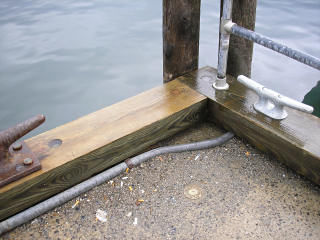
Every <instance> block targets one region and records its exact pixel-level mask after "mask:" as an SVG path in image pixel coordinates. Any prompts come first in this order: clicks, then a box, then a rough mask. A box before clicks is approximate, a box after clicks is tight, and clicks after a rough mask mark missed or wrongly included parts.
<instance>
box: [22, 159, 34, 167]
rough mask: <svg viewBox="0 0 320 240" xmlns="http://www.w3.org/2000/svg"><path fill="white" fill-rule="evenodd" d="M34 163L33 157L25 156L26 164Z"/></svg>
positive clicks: (24, 161) (24, 162)
mask: <svg viewBox="0 0 320 240" xmlns="http://www.w3.org/2000/svg"><path fill="white" fill-rule="evenodd" d="M32 163H33V160H32V158H25V159H24V160H23V164H24V165H31V164H32Z"/></svg>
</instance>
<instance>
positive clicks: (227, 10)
mask: <svg viewBox="0 0 320 240" xmlns="http://www.w3.org/2000/svg"><path fill="white" fill-rule="evenodd" d="M232 3H233V0H224V1H223V9H222V17H221V21H220V34H221V35H220V43H219V53H218V75H217V80H216V82H215V83H214V84H213V87H214V88H216V89H218V90H226V89H228V88H229V85H228V84H227V82H226V70H227V60H228V50H229V39H230V33H229V32H227V31H225V30H224V25H225V23H226V22H228V21H229V22H230V21H231V12H232Z"/></svg>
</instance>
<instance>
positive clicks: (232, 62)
mask: <svg viewBox="0 0 320 240" xmlns="http://www.w3.org/2000/svg"><path fill="white" fill-rule="evenodd" d="M222 1H223V0H221V6H222ZM256 8H257V0H234V1H233V6H232V21H233V22H235V23H236V24H238V25H239V26H241V27H244V28H247V29H250V30H252V31H254V28H255V23H256ZM221 11H222V9H221V7H220V16H221ZM252 52H253V42H251V41H249V40H246V39H244V38H241V37H238V36H235V35H232V34H231V36H230V45H229V53H228V64H227V74H229V75H232V76H234V77H237V76H238V75H245V76H247V77H250V76H251V62H252Z"/></svg>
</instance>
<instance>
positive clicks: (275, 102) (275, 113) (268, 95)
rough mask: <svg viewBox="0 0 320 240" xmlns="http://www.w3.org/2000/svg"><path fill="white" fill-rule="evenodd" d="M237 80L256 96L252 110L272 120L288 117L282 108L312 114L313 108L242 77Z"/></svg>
mask: <svg viewBox="0 0 320 240" xmlns="http://www.w3.org/2000/svg"><path fill="white" fill-rule="evenodd" d="M237 80H238V81H239V82H240V83H242V84H243V85H245V86H247V87H248V88H250V89H251V90H253V91H255V92H256V93H257V94H258V96H259V100H258V102H256V103H255V104H254V105H253V106H254V109H255V110H256V111H258V112H260V113H262V114H264V115H266V116H268V117H270V118H272V119H277V120H282V119H285V118H286V117H287V116H288V113H287V112H286V111H285V109H284V106H286V107H290V108H293V109H296V110H299V111H302V112H307V113H312V112H313V107H311V106H309V105H306V104H303V103H301V102H298V101H296V100H293V99H292V98H288V97H286V96H283V95H281V94H279V93H277V92H275V91H273V90H271V89H268V88H266V87H264V86H263V85H261V84H259V83H257V82H255V81H253V80H251V79H250V78H247V77H245V76H243V75H240V76H238V78H237Z"/></svg>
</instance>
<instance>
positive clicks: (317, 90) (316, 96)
mask: <svg viewBox="0 0 320 240" xmlns="http://www.w3.org/2000/svg"><path fill="white" fill-rule="evenodd" d="M302 102H303V103H305V104H308V105H310V106H313V108H314V110H313V113H312V114H313V115H315V116H317V117H320V81H318V82H317V85H316V86H315V87H314V88H312V89H311V90H310V92H308V93H307V94H306V95H305V96H304V98H303V101H302Z"/></svg>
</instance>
